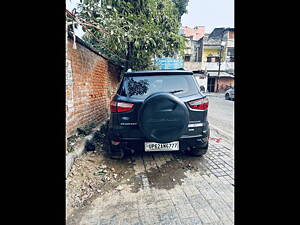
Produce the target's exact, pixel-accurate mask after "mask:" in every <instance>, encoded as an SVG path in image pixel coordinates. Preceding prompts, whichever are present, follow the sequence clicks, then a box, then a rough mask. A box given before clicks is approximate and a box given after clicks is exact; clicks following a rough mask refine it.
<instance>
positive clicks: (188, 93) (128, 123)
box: [114, 75, 207, 137]
mask: <svg viewBox="0 0 300 225" xmlns="http://www.w3.org/2000/svg"><path fill="white" fill-rule="evenodd" d="M156 92H173V94H174V95H175V96H177V97H179V98H180V99H181V100H182V101H183V102H185V104H186V106H187V107H188V103H187V102H189V101H192V100H195V99H199V98H201V97H203V96H204V95H203V94H201V93H200V90H199V87H198V85H197V81H195V78H194V77H193V75H151V76H146V75H145V76H140V75H139V76H128V77H126V76H125V77H124V78H123V80H122V85H121V87H120V89H119V91H118V94H117V95H116V97H115V99H114V100H115V101H120V102H128V103H132V104H134V107H133V109H132V110H131V111H128V112H122V113H117V115H118V123H119V126H120V128H121V133H123V135H124V136H127V137H128V136H129V137H130V136H131V137H142V136H143V134H142V133H141V131H140V130H139V127H138V113H139V109H140V108H141V106H142V104H143V102H144V100H145V99H146V98H147V97H148V96H150V95H151V94H154V93H156ZM188 109H189V113H190V120H191V121H198V122H199V121H204V120H206V115H207V112H206V111H193V110H190V108H189V107H188ZM123 135H122V136H123Z"/></svg>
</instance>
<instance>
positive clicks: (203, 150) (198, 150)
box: [189, 142, 208, 157]
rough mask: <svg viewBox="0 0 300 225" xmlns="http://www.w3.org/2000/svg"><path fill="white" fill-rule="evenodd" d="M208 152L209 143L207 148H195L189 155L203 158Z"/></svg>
mask: <svg viewBox="0 0 300 225" xmlns="http://www.w3.org/2000/svg"><path fill="white" fill-rule="evenodd" d="M207 150H208V142H207V144H206V146H205V147H203V148H194V149H191V151H190V152H189V154H190V155H191V156H198V157H201V156H203V155H205V154H206V153H207Z"/></svg>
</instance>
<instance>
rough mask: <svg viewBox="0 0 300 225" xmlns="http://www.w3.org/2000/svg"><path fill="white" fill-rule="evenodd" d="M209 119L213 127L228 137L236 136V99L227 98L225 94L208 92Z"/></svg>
mask: <svg viewBox="0 0 300 225" xmlns="http://www.w3.org/2000/svg"><path fill="white" fill-rule="evenodd" d="M207 96H208V99H209V107H208V121H209V123H210V125H211V127H212V128H215V129H217V130H219V131H220V132H221V133H223V134H225V135H226V136H228V137H231V138H233V137H234V133H233V131H234V101H229V100H225V97H224V94H215V93H211V94H210V93H208V94H207Z"/></svg>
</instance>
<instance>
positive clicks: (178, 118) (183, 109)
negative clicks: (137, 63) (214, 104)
mask: <svg viewBox="0 0 300 225" xmlns="http://www.w3.org/2000/svg"><path fill="white" fill-rule="evenodd" d="M110 110H111V115H110V119H109V121H108V122H107V124H106V132H107V135H106V137H107V138H106V142H107V143H106V146H107V147H108V152H109V153H110V156H111V157H112V158H119V159H120V158H123V157H124V155H125V154H126V153H127V152H131V153H134V151H135V150H138V149H140V150H143V151H146V152H150V151H185V152H188V153H190V154H191V155H195V156H202V155H204V154H205V153H206V152H207V149H208V141H209V124H208V121H207V110H208V99H207V97H206V96H205V95H204V94H203V93H201V92H200V87H199V85H198V83H197V81H196V80H195V78H194V76H193V72H192V71H184V70H155V71H137V72H126V73H125V74H124V76H123V78H122V80H121V82H120V86H119V89H118V91H117V93H116V95H115V96H114V97H113V99H112V101H111V104H110Z"/></svg>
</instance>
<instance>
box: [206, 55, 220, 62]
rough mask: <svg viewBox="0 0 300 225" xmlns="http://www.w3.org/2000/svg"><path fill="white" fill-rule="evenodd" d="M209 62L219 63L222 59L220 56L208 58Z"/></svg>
mask: <svg viewBox="0 0 300 225" xmlns="http://www.w3.org/2000/svg"><path fill="white" fill-rule="evenodd" d="M206 61H207V62H219V61H220V57H219V56H207V60H206Z"/></svg>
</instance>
